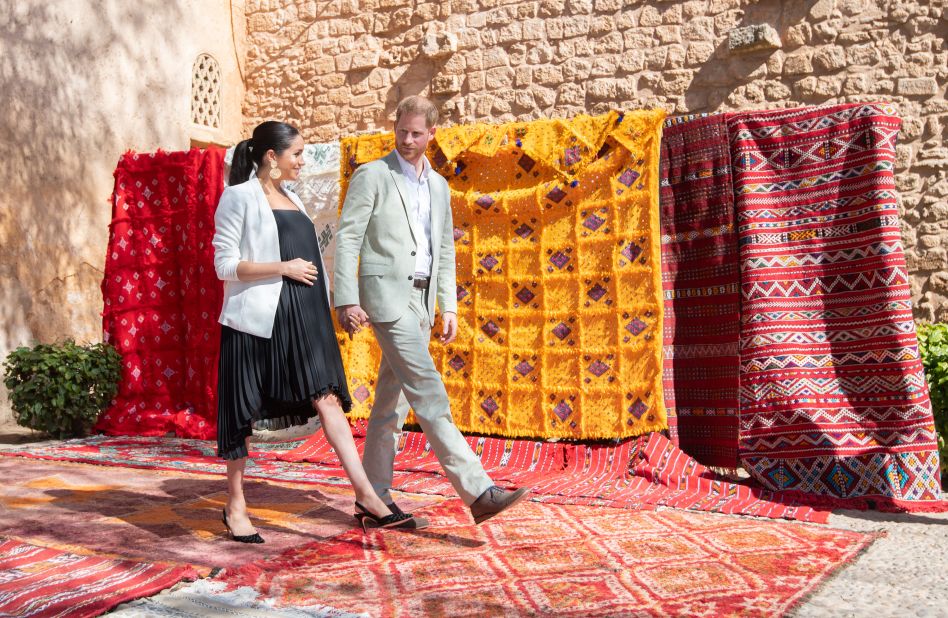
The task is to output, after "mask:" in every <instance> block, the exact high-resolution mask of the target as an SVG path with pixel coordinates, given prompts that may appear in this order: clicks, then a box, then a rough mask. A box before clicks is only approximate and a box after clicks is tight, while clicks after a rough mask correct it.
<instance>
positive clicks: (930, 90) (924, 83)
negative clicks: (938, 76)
mask: <svg viewBox="0 0 948 618" xmlns="http://www.w3.org/2000/svg"><path fill="white" fill-rule="evenodd" d="M898 91H899V94H902V95H905V96H932V95H936V94H938V82H937V81H935V78H934V77H904V78H902V79H900V80H899V85H898Z"/></svg>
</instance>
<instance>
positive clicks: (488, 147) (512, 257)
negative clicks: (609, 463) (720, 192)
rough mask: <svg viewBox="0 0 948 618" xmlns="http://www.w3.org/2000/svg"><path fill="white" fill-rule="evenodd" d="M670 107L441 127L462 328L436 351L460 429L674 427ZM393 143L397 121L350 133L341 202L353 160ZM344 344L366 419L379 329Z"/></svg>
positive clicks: (520, 432) (437, 149) (438, 166)
mask: <svg viewBox="0 0 948 618" xmlns="http://www.w3.org/2000/svg"><path fill="white" fill-rule="evenodd" d="M663 119H664V113H663V112H661V111H638V112H628V113H624V114H622V113H618V112H612V113H609V114H605V115H602V116H594V117H590V116H579V117H576V118H572V119H568V120H561V119H550V120H537V121H534V122H523V123H508V124H503V125H487V124H474V125H462V126H456V127H445V128H439V129H438V131H437V133H436V134H435V140H433V141H432V144H431V147H430V149H429V152H428V156H429V159H430V160H431V164H432V166H433V167H434V168H435V170H436V171H438V172H439V173H440V174H441V175H442V176H444V177H445V178H446V179H447V180H448V183H449V185H450V187H451V206H452V210H453V213H454V225H455V231H454V238H455V246H456V249H457V283H458V289H457V294H458V322H459V334H458V338H457V341H455V342H454V343H453V344H452V345H450V346H442V345H441V344H440V343H438V342H437V341H434V342H433V343H432V345H431V353H432V356H433V357H434V359H435V363H436V365H437V366H438V368H439V369H440V371H441V374H442V375H443V376H444V382H445V384H446V386H447V389H448V393H449V395H450V396H451V403H452V413H453V415H454V420H455V423H456V424H457V426H458V427H459V428H460V429H461V430H462V431H465V432H472V433H482V434H493V435H498V436H506V437H529V438H554V437H556V438H573V439H602V438H623V437H628V436H635V435H640V434H643V433H647V432H650V431H656V430H660V429H664V428H666V417H665V409H664V406H663V402H662V382H661V380H662V359H661V354H662V299H661V293H662V292H661V290H662V286H661V261H660V260H661V254H660V242H659V241H660V237H659V236H660V234H659V220H658V212H659V209H658V182H659V181H658V157H659V141H660V138H661V126H662V121H663ZM393 147H394V141H393V137H392V134H391V133H388V134H375V135H365V136H358V137H350V138H347V139H343V140H342V143H341V154H342V156H341V161H342V163H341V168H342V169H341V184H342V191H341V194H342V197H343V199H344V197H345V190H346V188H347V186H348V179H349V177H350V176H351V174H352V172H353V171H354V170H355V168H356V167H357V166H358V165H360V164H362V163H365V162H367V161H371V160H373V159H377V158H379V157H381V156H384V155H386V154H388V153H389V152H391V150H392V149H393ZM436 328H440V324H438V325H436ZM340 345H341V346H342V351H343V359H344V360H345V361H346V367H347V370H348V372H349V379H350V385H351V389H352V394H353V396H354V403H355V404H356V405H355V409H354V411H353V416H354V417H355V418H365V417H367V416H368V414H369V411H370V409H371V405H372V400H373V398H372V396H373V391H374V386H375V376H376V372H377V369H378V365H379V359H380V353H379V351H378V349H377V347H376V345H375V341H374V338H373V337H372V335H371V334H370V333H369V331H363V333H362V334H360V335H358V336H357V337H356V338H355V340H354V341H349V339H348V337H345V336H343V337H340ZM410 420H411V419H410Z"/></svg>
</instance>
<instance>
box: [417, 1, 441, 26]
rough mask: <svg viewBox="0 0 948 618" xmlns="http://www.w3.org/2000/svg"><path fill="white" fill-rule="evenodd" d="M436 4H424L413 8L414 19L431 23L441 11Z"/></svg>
mask: <svg viewBox="0 0 948 618" xmlns="http://www.w3.org/2000/svg"><path fill="white" fill-rule="evenodd" d="M439 9H440V7H439V6H438V3H437V2H425V3H421V4H418V5H417V6H416V7H415V15H414V18H415V19H416V20H419V19H420V20H421V21H422V22H431V21H434V20H436V19H438V17H439V16H440V13H441V11H440V10H439Z"/></svg>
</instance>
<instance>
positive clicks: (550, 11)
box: [537, 0, 566, 17]
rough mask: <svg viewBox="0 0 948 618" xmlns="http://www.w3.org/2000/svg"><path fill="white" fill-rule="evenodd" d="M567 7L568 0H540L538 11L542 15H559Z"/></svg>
mask: <svg viewBox="0 0 948 618" xmlns="http://www.w3.org/2000/svg"><path fill="white" fill-rule="evenodd" d="M565 8H566V0H540V5H539V7H538V10H537V12H538V13H539V15H540V17H559V16H560V15H562V14H563V10H564V9H565Z"/></svg>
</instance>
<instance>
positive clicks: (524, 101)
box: [514, 90, 536, 109]
mask: <svg viewBox="0 0 948 618" xmlns="http://www.w3.org/2000/svg"><path fill="white" fill-rule="evenodd" d="M514 103H515V104H516V105H517V106H518V107H521V108H524V109H533V108H534V107H536V101H534V100H533V93H531V92H530V91H528V90H518V91H517V92H516V94H515V95H514Z"/></svg>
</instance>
